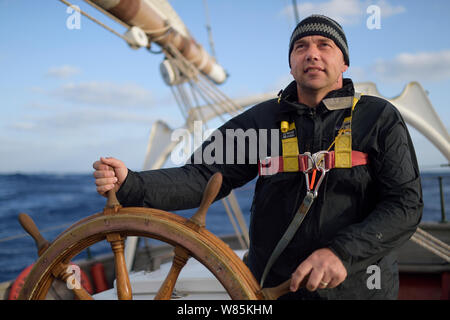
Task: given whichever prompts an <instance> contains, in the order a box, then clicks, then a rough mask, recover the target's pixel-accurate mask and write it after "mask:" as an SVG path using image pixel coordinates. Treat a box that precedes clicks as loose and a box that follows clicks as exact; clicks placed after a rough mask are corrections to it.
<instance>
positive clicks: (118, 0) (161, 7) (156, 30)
mask: <svg viewBox="0 0 450 320" xmlns="http://www.w3.org/2000/svg"><path fill="white" fill-rule="evenodd" d="M91 2H92V3H94V4H95V5H97V6H99V7H100V8H102V9H104V10H106V11H107V12H108V13H110V14H112V15H113V16H114V17H115V18H117V19H119V20H120V21H123V22H124V23H126V24H127V25H130V26H132V28H133V27H134V28H135V29H134V30H136V28H139V30H141V31H143V32H144V33H145V34H146V35H147V36H148V38H149V40H150V41H151V42H155V43H157V44H158V45H160V46H161V47H163V48H166V47H169V46H173V47H174V48H176V49H177V50H178V51H179V52H180V53H181V54H182V55H183V57H184V58H186V59H187V60H188V61H189V62H190V63H192V64H193V65H194V66H195V67H196V68H197V69H198V70H200V71H201V72H202V73H203V74H205V75H206V76H208V78H210V79H211V80H212V81H214V82H215V83H216V84H220V83H223V82H224V81H225V80H226V78H227V74H226V72H225V70H224V69H223V67H222V66H220V65H219V64H218V63H217V62H216V61H215V59H214V58H213V57H212V56H210V55H209V54H208V53H207V52H206V50H205V49H204V48H203V47H202V46H201V45H200V44H198V43H197V42H196V41H195V40H194V38H192V37H191V36H190V34H189V32H188V30H187V28H186V26H185V25H184V24H183V22H182V21H181V19H180V18H179V17H178V15H177V14H176V12H175V11H174V10H173V8H172V7H171V5H170V4H169V3H168V2H167V1H166V0H91ZM134 30H130V33H129V35H130V36H131V37H132V36H134ZM136 36H138V32H136Z"/></svg>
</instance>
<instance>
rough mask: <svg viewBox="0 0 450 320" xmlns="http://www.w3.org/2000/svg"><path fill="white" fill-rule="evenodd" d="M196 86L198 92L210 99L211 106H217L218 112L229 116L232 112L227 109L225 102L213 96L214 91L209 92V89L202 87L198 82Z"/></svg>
mask: <svg viewBox="0 0 450 320" xmlns="http://www.w3.org/2000/svg"><path fill="white" fill-rule="evenodd" d="M196 86H197V88H198V90H200V91H202V92H203V93H204V94H205V95H207V96H208V97H210V99H211V100H212V101H213V103H212V105H214V106H217V107H218V108H219V110H221V111H222V112H224V113H230V114H232V113H233V111H232V110H230V109H229V108H227V105H226V101H224V100H222V99H220V97H219V96H218V95H217V94H215V92H214V91H211V90H210V89H208V88H205V87H203V86H202V84H201V83H200V82H196Z"/></svg>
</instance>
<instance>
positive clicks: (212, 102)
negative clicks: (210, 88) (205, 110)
mask: <svg viewBox="0 0 450 320" xmlns="http://www.w3.org/2000/svg"><path fill="white" fill-rule="evenodd" d="M194 88H195V89H196V90H197V92H198V94H199V95H200V96H201V97H202V99H203V100H204V101H205V102H206V104H207V105H209V106H210V107H211V109H212V111H213V112H214V113H215V115H216V116H218V117H219V118H220V120H222V121H223V122H225V118H224V117H223V116H222V114H221V113H220V110H219V111H218V110H217V109H216V107H218V106H217V104H216V103H215V101H214V99H213V100H212V101H211V99H210V98H208V97H206V96H205V95H204V92H203V91H202V90H201V89H200V88H199V87H198V86H194Z"/></svg>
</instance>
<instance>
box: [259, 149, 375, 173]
mask: <svg viewBox="0 0 450 320" xmlns="http://www.w3.org/2000/svg"><path fill="white" fill-rule="evenodd" d="M323 160H324V163H325V169H328V170H330V169H333V168H337V166H336V153H335V151H329V152H328V153H326V154H325V155H324V159H323ZM308 161H309V158H308V156H307V155H304V154H299V155H298V156H297V166H298V170H296V171H299V172H305V171H306V170H307V169H308V168H309V167H310V166H309V163H308ZM284 163H285V162H284V161H283V157H282V156H280V157H271V158H266V159H264V160H261V161H259V163H258V172H259V175H260V176H269V175H273V174H276V173H279V172H291V171H289V170H285V167H284ZM368 163H369V157H368V155H367V153H364V152H361V151H356V150H352V151H351V167H355V166H362V165H366V164H368Z"/></svg>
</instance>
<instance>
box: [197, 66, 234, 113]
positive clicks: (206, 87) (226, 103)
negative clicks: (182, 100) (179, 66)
mask: <svg viewBox="0 0 450 320" xmlns="http://www.w3.org/2000/svg"><path fill="white" fill-rule="evenodd" d="M205 79H207V78H206V77H205V76H203V75H200V77H199V81H198V82H197V85H198V87H199V88H201V89H202V90H203V91H205V92H208V93H209V95H210V96H211V97H214V101H216V102H217V104H218V105H219V106H220V107H222V109H223V110H224V111H225V112H228V113H230V114H233V113H234V112H236V110H235V109H234V106H233V104H232V103H230V100H229V98H228V97H226V96H223V95H221V94H220V93H221V92H220V90H219V89H218V88H217V87H216V86H215V85H214V84H212V85H211V84H210V83H208V82H207V81H204V80H205Z"/></svg>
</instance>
